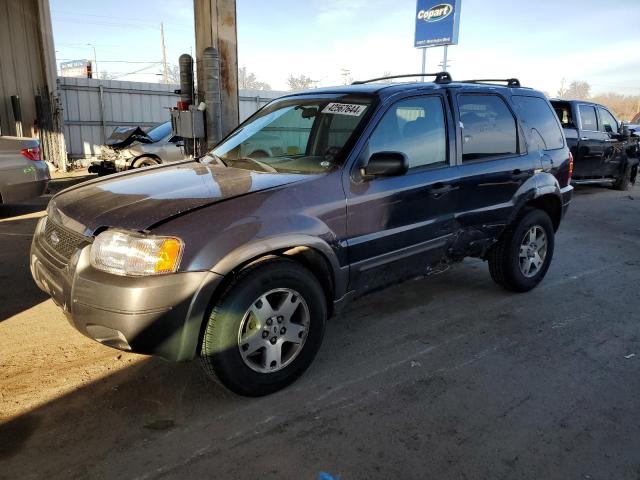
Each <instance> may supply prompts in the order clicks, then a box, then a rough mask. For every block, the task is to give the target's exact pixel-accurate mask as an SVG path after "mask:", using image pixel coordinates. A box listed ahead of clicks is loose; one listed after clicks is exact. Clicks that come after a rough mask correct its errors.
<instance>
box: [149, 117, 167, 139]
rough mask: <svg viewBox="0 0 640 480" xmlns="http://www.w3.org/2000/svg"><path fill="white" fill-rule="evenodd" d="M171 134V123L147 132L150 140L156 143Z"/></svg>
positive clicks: (162, 124)
mask: <svg viewBox="0 0 640 480" xmlns="http://www.w3.org/2000/svg"><path fill="white" fill-rule="evenodd" d="M170 134H171V122H165V123H161V124H160V125H158V126H157V127H153V128H152V129H151V130H149V131H148V132H147V135H148V136H149V138H150V139H151V140H152V141H154V142H159V141H160V140H162V139H163V138H164V137H167V136H169V135H170Z"/></svg>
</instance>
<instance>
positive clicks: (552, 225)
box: [31, 72, 572, 395]
mask: <svg viewBox="0 0 640 480" xmlns="http://www.w3.org/2000/svg"><path fill="white" fill-rule="evenodd" d="M376 80H378V79H376ZM571 173H572V158H571V154H570V153H569V149H568V147H567V145H566V141H565V138H564V136H563V133H562V129H561V125H560V123H559V121H558V118H557V117H556V115H555V114H554V111H553V110H552V108H551V106H550V104H549V102H548V100H547V99H546V98H545V97H544V95H543V94H542V93H540V92H537V91H535V90H531V89H529V88H523V87H521V86H520V84H519V82H518V81H517V80H516V79H508V80H472V81H464V82H454V81H452V80H451V77H450V75H449V74H448V73H446V72H442V73H439V74H436V75H435V81H434V82H429V83H393V84H380V83H371V82H361V83H360V84H355V85H351V86H344V87H336V88H329V89H320V90H314V91H308V92H304V93H298V94H292V95H288V96H285V97H282V98H280V99H277V100H275V101H273V102H271V103H270V104H269V105H267V106H266V107H264V108H263V109H261V110H260V111H259V112H257V113H256V114H255V115H253V116H252V117H251V118H250V119H248V120H247V121H246V122H244V123H243V124H242V125H240V126H239V127H238V128H237V129H236V130H235V131H234V132H232V133H231V134H230V135H229V136H228V137H227V138H226V139H225V140H223V141H222V142H221V143H220V144H219V145H218V146H217V147H216V148H215V149H214V150H213V151H212V152H211V153H210V154H208V155H206V156H204V157H203V158H200V159H197V160H191V161H185V162H180V163H177V164H173V165H166V166H158V167H152V168H148V169H144V170H143V171H137V172H127V173H123V174H119V175H115V176H112V177H108V178H101V179H97V180H95V181H92V182H89V183H86V184H83V185H80V186H76V187H72V188H71V189H68V190H66V191H64V192H62V193H60V194H58V195H56V196H55V197H54V198H53V199H52V200H51V203H50V204H49V207H48V210H47V212H48V215H47V216H46V217H45V218H44V219H43V220H41V222H40V223H39V224H38V228H37V230H36V234H35V236H34V241H33V246H32V254H31V270H32V274H33V277H34V279H35V280H36V282H37V283H38V285H39V286H40V288H42V289H43V290H44V291H46V292H48V293H49V294H50V295H51V296H52V297H53V299H54V300H55V301H56V303H57V304H58V305H60V306H61V307H62V308H63V309H64V311H65V313H66V315H67V316H68V318H69V320H70V322H71V323H72V324H73V325H74V326H75V327H76V328H77V329H78V330H79V331H80V332H82V333H83V334H85V335H87V336H89V337H91V338H93V339H95V340H97V341H99V342H101V343H103V344H105V345H108V346H111V347H114V348H118V349H121V350H129V351H134V352H139V353H146V354H154V355H159V356H162V357H164V358H167V359H170V360H174V361H182V360H190V359H193V358H196V357H200V359H201V360H202V363H203V364H204V366H205V369H206V370H207V371H208V372H209V373H210V374H211V375H212V376H214V377H215V378H217V379H218V380H219V381H221V382H222V383H223V384H224V385H225V386H227V387H228V388H230V389H231V390H233V391H235V392H238V393H240V394H245V395H264V394H267V393H270V392H273V391H275V390H277V389H279V388H282V387H284V386H286V385H288V384H289V383H291V382H292V381H293V380H294V379H295V378H297V377H298V376H299V375H301V374H302V372H304V370H305V369H306V368H307V367H308V366H309V364H310V363H311V362H312V360H313V358H314V356H315V354H316V352H317V351H318V349H319V347H320V344H321V341H322V338H323V334H324V329H325V324H326V320H327V318H328V317H329V316H330V315H331V314H332V313H333V312H335V311H337V310H338V309H339V308H340V307H341V306H343V305H344V304H345V303H346V302H347V301H348V300H350V299H352V298H354V297H356V296H358V295H362V294H364V293H366V292H369V291H372V290H375V289H379V288H382V287H384V286H386V285H389V284H394V283H397V282H400V281H403V280H406V279H408V278H412V277H416V276H421V275H426V274H428V273H430V272H433V271H435V270H438V269H441V268H443V267H446V266H447V265H448V264H450V263H453V262H456V261H460V260H462V259H463V258H465V257H468V256H472V257H479V258H482V259H485V260H487V261H488V264H489V271H490V273H491V277H492V278H493V279H494V280H495V281H496V282H497V283H498V284H500V285H502V286H503V287H505V288H506V289H509V290H512V291H515V292H525V291H528V290H530V289H532V288H534V287H535V286H536V285H537V284H538V283H539V282H540V281H541V280H542V279H543V277H544V276H545V274H546V272H547V269H548V268H549V264H550V262H551V258H552V256H553V249H554V235H555V232H556V231H557V229H558V227H559V225H560V222H561V219H562V217H563V214H564V213H565V211H566V209H567V206H568V205H569V202H570V199H571V192H572V187H571V186H570V180H571Z"/></svg>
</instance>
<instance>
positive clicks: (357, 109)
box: [322, 103, 367, 117]
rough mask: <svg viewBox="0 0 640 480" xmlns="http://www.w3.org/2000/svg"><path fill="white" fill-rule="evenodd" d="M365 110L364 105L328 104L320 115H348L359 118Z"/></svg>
mask: <svg viewBox="0 0 640 480" xmlns="http://www.w3.org/2000/svg"><path fill="white" fill-rule="evenodd" d="M366 109H367V106H366V105H357V104H355V103H330V104H329V105H327V106H326V107H324V110H322V113H333V114H335V115H350V116H352V117H359V116H360V115H362V112H364V111H365V110H366Z"/></svg>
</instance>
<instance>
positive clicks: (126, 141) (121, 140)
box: [105, 127, 153, 149]
mask: <svg viewBox="0 0 640 480" xmlns="http://www.w3.org/2000/svg"><path fill="white" fill-rule="evenodd" d="M133 142H143V143H153V140H152V139H151V137H149V135H147V134H146V132H145V131H144V130H142V128H140V127H116V129H115V130H114V131H113V133H112V134H111V136H110V137H109V138H107V141H106V142H105V145H106V146H108V147H111V148H113V149H120V148H125V147H127V146H129V145H131V144H132V143H133Z"/></svg>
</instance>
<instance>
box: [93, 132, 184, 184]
mask: <svg viewBox="0 0 640 480" xmlns="http://www.w3.org/2000/svg"><path fill="white" fill-rule="evenodd" d="M186 158H189V155H187V154H186V153H185V151H184V141H183V139H182V137H178V136H176V135H173V133H172V131H171V122H164V123H161V124H159V125H156V126H154V127H152V128H150V129H148V130H146V131H145V130H143V129H142V128H141V127H117V128H116V129H115V130H114V131H113V133H112V134H111V136H110V137H109V139H108V140H107V141H106V144H105V145H103V146H102V149H101V153H100V155H99V157H98V159H97V160H96V161H94V162H93V163H92V164H91V166H90V167H89V172H90V173H98V174H108V173H115V172H121V171H124V170H130V169H132V168H141V167H149V166H153V165H160V164H163V163H171V162H177V161H180V160H184V159H186Z"/></svg>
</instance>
